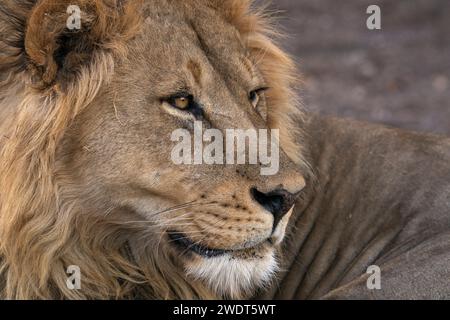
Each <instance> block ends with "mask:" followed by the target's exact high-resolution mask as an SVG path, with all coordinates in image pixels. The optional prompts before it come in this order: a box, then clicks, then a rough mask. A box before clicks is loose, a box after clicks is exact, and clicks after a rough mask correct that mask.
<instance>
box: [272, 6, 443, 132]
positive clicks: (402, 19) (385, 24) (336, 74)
mask: <svg viewBox="0 0 450 320" xmlns="http://www.w3.org/2000/svg"><path fill="white" fill-rule="evenodd" d="M371 4H377V5H379V6H380V8H381V11H382V30H375V31H370V30H368V29H367V27H366V19H367V17H368V15H367V14H366V9H367V7H368V6H369V5H371ZM270 7H271V8H272V9H273V10H275V11H277V12H276V16H277V17H278V18H279V19H278V21H279V24H280V25H281V26H282V27H283V29H284V30H285V31H286V33H287V34H288V35H289V36H288V38H286V39H284V40H283V46H284V47H285V48H286V49H287V50H288V51H289V52H290V53H291V54H292V55H294V56H295V57H296V60H297V62H298V64H299V66H300V70H301V73H302V74H303V77H304V79H305V84H304V87H303V89H302V92H301V95H302V96H303V99H304V101H305V104H306V106H307V108H308V109H309V110H311V111H317V112H320V113H322V114H328V115H338V116H343V117H351V118H356V119H361V120H368V121H372V122H380V123H384V124H389V125H393V126H397V127H402V128H407V129H413V130H420V131H427V132H435V133H443V134H447V135H450V1H449V0H379V1H378V0H377V1H373V0H369V1H367V0H345V1H336V0H275V1H273V2H272V4H271V5H270Z"/></svg>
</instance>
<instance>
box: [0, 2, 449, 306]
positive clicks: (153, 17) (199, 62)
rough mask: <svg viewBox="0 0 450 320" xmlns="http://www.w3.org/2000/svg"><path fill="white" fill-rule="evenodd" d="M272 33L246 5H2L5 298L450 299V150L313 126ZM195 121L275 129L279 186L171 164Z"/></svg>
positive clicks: (343, 125) (423, 139)
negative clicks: (178, 135)
mask: <svg viewBox="0 0 450 320" xmlns="http://www.w3.org/2000/svg"><path fill="white" fill-rule="evenodd" d="M74 6H75V7H74ZM69 7H70V10H69ZM78 9H79V12H78V13H79V15H78V16H77V10H78ZM77 18H78V19H79V21H78V22H80V23H79V28H74V29H72V28H69V25H70V26H71V27H73V25H75V26H76V25H77V23H73V22H74V19H75V20H76V19H77ZM69 22H70V23H69ZM75 22H76V21H75ZM273 25H274V24H273V22H272V18H271V16H270V15H269V14H267V12H266V10H264V8H259V7H258V6H255V5H254V4H253V3H252V1H250V0H183V1H181V0H180V1H177V0H172V1H170V0H151V1H150V0H139V1H137V0H128V1H125V0H122V1H120V0H70V1H69V0H67V1H66V0H58V1H56V0H26V1H24V0H22V1H19V0H7V1H3V2H2V4H0V34H1V35H2V38H1V39H0V47H1V50H0V52H1V53H0V71H1V72H0V80H1V81H2V82H1V84H0V185H1V186H2V188H1V190H0V296H1V297H2V298H8V299H133V298H139V299H228V298H232V299H246V298H255V297H258V298H263V299H274V298H275V299H287V298H290V299H292V298H294V299H361V298H367V299H371V298H383V299H387V298H395V299H398V298H408V299H414V298H416V299H417V298H450V286H449V282H448V279H449V275H450V241H449V239H450V227H449V226H450V215H449V212H450V161H449V160H450V139H448V138H444V137H437V136H433V135H424V134H416V133H410V132H405V131H402V130H398V129H392V128H385V127H382V126H379V125H371V124H370V125H369V124H364V123H359V122H355V121H349V120H343V119H333V118H324V117H321V116H317V115H314V114H310V113H307V112H305V111H304V108H303V106H302V103H301V100H300V99H299V98H298V97H297V95H296V92H298V90H297V89H298V87H299V85H300V84H301V81H299V77H298V71H297V68H296V65H295V63H294V62H293V60H292V59H291V58H290V57H289V55H288V54H286V53H285V52H284V51H283V50H282V49H281V48H280V46H279V45H278V44H277V38H278V36H279V33H278V32H277V30H276V28H274V27H273ZM197 122H201V123H202V124H203V126H204V127H205V128H212V129H216V130H218V131H220V132H224V131H226V130H228V129H274V130H279V140H280V141H279V142H280V157H279V171H278V173H277V174H275V175H270V176H264V175H261V174H260V169H261V167H262V164H261V163H257V164H250V163H245V164H239V165H238V164H236V165H232V164H226V165H207V164H199V165H194V164H190V165H177V164H175V163H174V162H173V161H172V159H171V150H172V147H173V141H171V134H172V133H173V132H174V131H176V130H179V129H184V130H186V131H188V132H194V131H195V124H194V123H197ZM74 267H75V268H74ZM71 270H72V271H73V270H78V271H79V276H81V281H80V283H79V284H81V287H78V288H77V287H76V286H74V283H72V282H70V281H72V280H71V279H72V278H71V277H70V275H71V273H70V272H71ZM371 272H373V274H371ZM69 280H70V281H69ZM75 284H76V283H75Z"/></svg>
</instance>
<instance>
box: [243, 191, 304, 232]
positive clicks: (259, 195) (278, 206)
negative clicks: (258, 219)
mask: <svg viewBox="0 0 450 320" xmlns="http://www.w3.org/2000/svg"><path fill="white" fill-rule="evenodd" d="M250 193H251V195H252V197H253V199H254V200H255V201H256V202H258V203H259V204H260V205H261V206H262V207H263V208H264V209H266V210H267V211H269V212H270V213H271V214H272V215H273V218H274V221H273V230H275V229H276V227H277V225H278V223H279V222H280V221H281V219H283V217H284V216H285V215H286V213H288V212H289V210H290V209H291V208H292V207H293V205H294V203H295V200H296V199H297V197H298V195H299V193H297V194H292V193H290V192H288V191H286V190H285V189H276V190H273V191H270V192H268V193H264V192H260V191H258V189H256V188H252V189H251V190H250Z"/></svg>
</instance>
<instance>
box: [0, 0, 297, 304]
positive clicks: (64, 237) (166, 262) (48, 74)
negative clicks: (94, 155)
mask: <svg viewBox="0 0 450 320" xmlns="http://www.w3.org/2000/svg"><path fill="white" fill-rule="evenodd" d="M69 2H70V3H72V2H73V1H68V2H67V3H66V2H65V1H48V0H47V1H45V0H44V1H32V0H28V1H23V0H22V1H15V0H6V1H3V2H2V4H0V37H1V38H0V81H1V82H0V164H1V165H0V185H1V186H2V187H1V190H0V297H1V298H9V299H32V298H40V299H51V298H69V299H88V298H89V299H90V298H100V299H104V298H118V299H119V298H133V297H140V298H156V299H185V298H216V297H217V296H215V294H214V293H212V292H210V291H209V290H208V289H206V288H205V287H204V286H203V285H202V284H200V283H195V282H192V281H188V280H186V279H185V278H184V276H183V275H182V274H180V272H179V269H178V268H177V267H176V262H174V261H171V259H170V258H169V257H168V256H165V254H164V253H163V252H159V253H157V254H156V253H155V252H154V251H155V249H154V248H153V247H149V245H148V244H147V245H139V250H141V251H142V252H141V254H140V255H139V256H140V257H141V258H139V259H136V258H132V257H131V255H130V254H129V250H128V249H127V248H128V246H130V245H131V246H133V245H136V243H135V242H131V243H129V242H128V239H129V237H130V235H131V234H135V233H136V230H130V229H129V227H125V226H122V225H115V224H112V223H111V222H108V221H103V220H101V219H99V217H98V215H90V214H88V213H86V212H83V210H82V209H81V205H80V204H79V203H78V201H77V194H76V192H74V191H73V190H68V188H67V187H66V188H64V187H62V185H65V186H66V185H67V184H63V183H62V182H63V181H64V179H65V176H64V174H63V171H62V170H60V168H59V166H60V164H59V163H58V161H57V159H56V153H57V150H58V146H59V144H60V143H61V141H62V138H63V136H64V134H65V132H66V131H67V129H68V128H69V127H70V125H71V123H72V121H73V119H75V118H76V117H77V115H78V114H79V113H80V112H82V111H83V110H85V109H86V108H89V107H90V105H91V102H92V101H93V100H94V98H95V97H96V95H97V94H98V92H99V91H100V90H101V88H102V86H104V85H105V84H107V83H108V82H109V81H110V79H111V78H112V77H113V75H114V68H115V65H117V64H118V63H121V61H123V60H124V59H127V50H126V47H127V41H130V40H131V39H132V38H133V37H134V35H135V34H137V33H138V32H139V26H140V23H141V21H142V18H143V17H141V16H140V15H141V12H143V11H142V10H140V8H139V6H141V5H143V4H142V3H140V1H134V0H133V1H129V2H126V1H125V2H124V1H119V0H95V1H87V0H77V1H75V3H78V4H79V5H80V7H81V8H82V10H83V11H85V12H87V13H88V14H87V15H86V16H84V17H83V19H85V22H86V25H88V26H89V30H86V31H83V32H81V33H80V34H78V35H77V37H81V38H83V37H86V38H85V39H84V40H86V41H81V42H80V41H79V42H76V41H75V42H73V43H70V44H69V46H70V48H69V49H70V50H71V52H74V54H73V55H72V56H71V57H70V61H71V63H69V64H68V66H66V65H65V66H64V67H63V68H62V69H61V66H60V65H59V64H58V59H57V54H56V53H57V52H58V50H60V49H61V48H58V47H51V46H45V44H46V43H50V41H51V39H49V37H51V36H54V35H55V34H59V36H60V37H66V36H67V35H65V32H66V31H65V30H64V27H61V23H58V21H59V22H61V21H65V20H64V19H65V18H64V16H63V15H62V16H58V15H56V16H55V17H54V18H52V19H53V20H52V21H48V20H46V19H44V20H42V15H43V14H46V13H48V11H49V10H50V12H59V11H58V10H59V9H60V8H61V7H65V6H67V4H68V3H69ZM203 2H205V3H207V4H208V5H210V6H211V7H213V8H215V9H216V10H220V11H222V12H223V13H224V15H225V16H226V18H227V19H228V21H229V22H230V23H231V24H234V25H235V26H236V27H237V28H238V29H239V30H240V32H241V33H242V35H243V38H244V39H245V41H246V42H247V43H248V47H249V48H250V50H251V52H252V54H254V55H256V56H257V57H258V61H260V62H259V63H260V65H259V67H260V69H261V71H262V73H263V75H264V77H265V78H266V81H267V82H268V84H269V85H270V87H271V88H272V90H271V93H270V95H269V96H268V97H267V99H268V105H270V106H274V107H273V109H270V110H269V116H268V118H269V122H270V126H271V127H274V128H280V131H281V139H282V141H281V143H282V147H283V149H284V150H285V151H286V153H288V155H289V156H290V157H291V158H292V159H294V160H296V161H297V162H298V163H301V164H303V163H304V162H303V161H302V159H301V157H300V154H301V152H300V150H299V147H298V141H295V139H298V137H299V135H298V132H295V130H294V129H293V128H294V125H293V121H296V120H298V119H299V118H300V117H301V112H300V111H299V108H298V101H297V99H296V96H295V94H294V92H295V85H296V77H295V73H296V70H295V66H294V63H293V62H292V61H291V59H290V58H289V57H288V56H287V55H286V54H285V53H284V52H283V51H281V50H280V49H279V48H278V47H277V46H276V45H275V44H274V42H273V38H274V36H275V35H276V33H275V32H273V30H272V29H271V27H270V23H269V20H268V18H267V17H266V15H265V14H264V13H263V12H262V11H257V10H256V12H255V10H252V9H251V1H242V0H232V1H231V0H230V1H213V0H204V1H199V0H196V1H193V0H192V5H198V3H203ZM46 5H47V6H46ZM147 5H148V6H151V4H147ZM202 5H203V4H202ZM62 12H63V13H64V12H65V10H63V11H62ZM42 21H44V24H42ZM55 21H56V22H55ZM37 24H40V25H37ZM39 28H40V29H43V31H41V32H39V33H35V32H33V30H38V29H39ZM77 43H85V45H83V46H80V47H77ZM86 43H92V45H86ZM41 47H45V48H47V50H48V51H47V52H45V51H42V50H40V48H41ZM64 49H66V48H64ZM86 50H87V51H86ZM294 137H296V138H295V139H294ZM140 231H141V232H145V230H140ZM80 264H82V265H80ZM70 265H78V266H79V267H80V269H81V270H83V278H82V290H78V291H77V290H69V289H68V288H67V284H66V281H67V273H66V269H67V267H68V266H70ZM167 279H170V280H167ZM236 297H237V298H239V297H240V296H239V295H237V296H236Z"/></svg>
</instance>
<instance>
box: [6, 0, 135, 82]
mask: <svg viewBox="0 0 450 320" xmlns="http://www.w3.org/2000/svg"><path fill="white" fill-rule="evenodd" d="M19 3H21V4H19ZM141 5H142V0H40V1H32V0H27V1H19V0H6V4H2V5H0V29H1V30H2V31H3V30H11V31H13V34H14V35H13V36H9V37H6V36H5V37H4V38H2V39H0V48H5V50H6V53H5V55H4V56H0V71H2V70H5V71H6V72H8V73H14V71H16V72H17V71H22V70H28V71H29V72H31V79H32V83H33V84H34V85H36V86H37V87H39V88H48V87H50V86H52V85H54V84H58V85H59V86H60V87H64V86H65V85H66V84H67V82H68V81H72V80H73V79H74V77H75V76H76V75H77V73H78V72H80V71H81V68H83V67H84V66H88V65H89V64H90V63H91V62H92V60H93V58H94V57H95V54H96V52H97V51H99V50H110V51H115V52H120V53H123V52H124V48H125V42H126V41H127V40H128V39H130V38H131V37H132V36H133V35H134V34H135V33H136V32H137V30H138V26H139V22H140V13H139V7H140V6H141ZM71 8H76V9H77V10H75V11H72V9H71ZM73 19H78V21H76V22H77V23H75V25H76V26H78V27H77V28H70V22H71V21H73Z"/></svg>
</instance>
